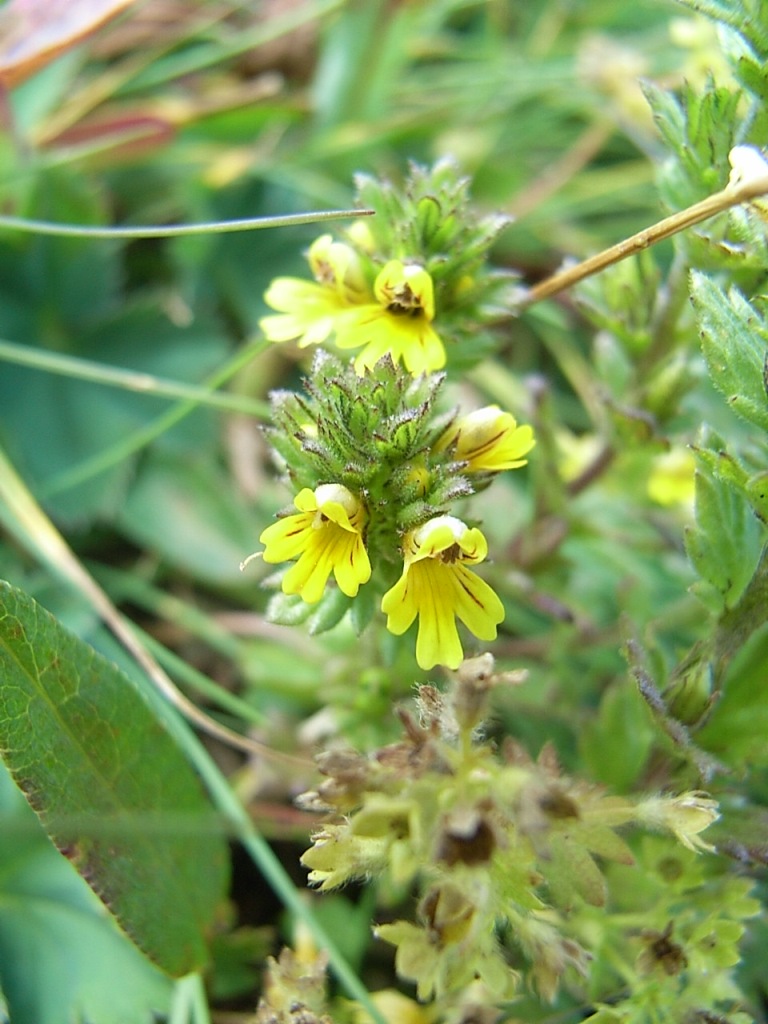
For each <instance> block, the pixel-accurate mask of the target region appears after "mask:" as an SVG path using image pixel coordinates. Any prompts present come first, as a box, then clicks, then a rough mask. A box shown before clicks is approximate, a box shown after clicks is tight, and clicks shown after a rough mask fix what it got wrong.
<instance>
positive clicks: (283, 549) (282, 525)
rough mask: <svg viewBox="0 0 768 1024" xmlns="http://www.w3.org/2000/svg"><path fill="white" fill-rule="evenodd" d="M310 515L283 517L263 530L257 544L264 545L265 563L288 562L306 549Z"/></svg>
mask: <svg viewBox="0 0 768 1024" xmlns="http://www.w3.org/2000/svg"><path fill="white" fill-rule="evenodd" d="M313 518H314V516H313V514H311V513H303V514H300V515H295V516H284V517H283V518H282V519H278V521H277V522H276V523H272V525H271V526H268V527H267V528H266V530H263V531H262V533H261V536H260V537H259V543H260V544H263V545H264V552H263V555H262V557H263V559H264V561H265V562H272V563H274V562H289V561H290V560H291V559H292V558H297V557H298V556H299V555H300V554H301V552H302V551H303V550H304V548H305V547H306V542H307V534H308V533H309V531H311V529H312V520H313Z"/></svg>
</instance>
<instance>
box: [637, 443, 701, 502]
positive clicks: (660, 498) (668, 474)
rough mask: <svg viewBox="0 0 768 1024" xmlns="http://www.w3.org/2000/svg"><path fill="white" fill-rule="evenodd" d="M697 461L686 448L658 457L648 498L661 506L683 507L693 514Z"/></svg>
mask: <svg viewBox="0 0 768 1024" xmlns="http://www.w3.org/2000/svg"><path fill="white" fill-rule="evenodd" d="M695 470H696V460H695V459H694V457H693V455H692V454H691V452H689V451H687V450H686V449H684V448H673V449H672V450H671V451H668V452H664V453H663V454H662V455H657V456H656V458H655V459H654V460H653V464H652V469H651V474H650V476H649V477H648V496H649V497H650V498H651V499H652V500H653V501H656V502H658V503H659V505H667V506H672V505H683V506H686V507H687V509H688V510H690V511H691V512H693V500H694V496H695V492H696V482H695V475H694V474H695Z"/></svg>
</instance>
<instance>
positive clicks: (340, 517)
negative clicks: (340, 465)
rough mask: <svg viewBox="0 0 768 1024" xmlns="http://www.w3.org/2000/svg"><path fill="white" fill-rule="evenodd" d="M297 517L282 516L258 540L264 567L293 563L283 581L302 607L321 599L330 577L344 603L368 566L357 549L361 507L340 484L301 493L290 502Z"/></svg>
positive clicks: (364, 580) (364, 578)
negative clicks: (341, 593)
mask: <svg viewBox="0 0 768 1024" xmlns="http://www.w3.org/2000/svg"><path fill="white" fill-rule="evenodd" d="M293 503H294V505H295V506H296V508H297V509H299V513H298V515H291V516H285V517H284V518H283V519H279V520H278V521H277V522H276V523H273V524H272V526H268V527H267V529H266V530H264V532H263V533H262V535H261V536H260V537H259V540H260V541H261V543H262V544H264V545H265V548H264V552H263V558H264V561H265V562H287V561H290V560H291V559H293V558H298V562H297V563H296V565H294V566H293V567H292V568H291V569H289V570H288V572H287V573H286V574H285V577H284V578H283V583H282V588H283V592H284V593H286V594H299V595H300V596H301V598H302V599H303V600H304V601H306V602H307V604H314V603H315V602H316V601H319V600H320V598H321V597H322V596H323V590H324V589H325V584H326V583H327V582H328V577H329V576H330V575H331V573H333V575H334V576H335V577H336V582H337V583H338V585H339V587H340V589H341V590H342V591H343V592H344V593H345V594H346V595H347V597H354V596H355V595H356V594H357V591H358V589H359V587H360V584H361V583H367V582H368V580H369V579H370V577H371V563H370V562H369V560H368V553H367V551H366V550H365V545H364V544H363V529H364V527H365V523H366V519H367V516H366V512H365V508H364V507H363V505H362V503H361V502H360V501H359V500H358V499H357V498H356V497H355V495H354V494H352V492H351V491H348V490H347V488H346V487H344V486H342V485H341V484H321V485H320V486H319V487H316V488H315V490H314V491H311V490H310V489H309V488H308V487H305V488H304V490H303V491H300V492H299V493H298V494H297V495H296V497H295V499H294V502H293Z"/></svg>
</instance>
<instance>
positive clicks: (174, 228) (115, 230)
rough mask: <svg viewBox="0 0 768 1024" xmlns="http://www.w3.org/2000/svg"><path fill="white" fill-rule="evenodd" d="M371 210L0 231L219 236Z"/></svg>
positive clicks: (7, 224)
mask: <svg viewBox="0 0 768 1024" xmlns="http://www.w3.org/2000/svg"><path fill="white" fill-rule="evenodd" d="M372 215H373V210H315V211H313V212H310V213H286V214H283V215H281V216H278V217H245V218H243V219H242V220H213V221H204V222H202V223H199V224H165V225H162V224H152V225H139V224H137V225H135V226H131V225H125V226H120V227H104V226H97V227H93V226H85V225H83V224H56V223H54V222H53V221H49V220H26V219H25V218H24V217H6V216H2V215H0V228H9V229H11V230H12V231H26V232H27V233H30V234H34V235H64V236H66V237H69V238H176V237H178V236H179V235H210V234H214V235H220V234H226V233H228V232H232V231H256V230H260V229H262V228H288V227H295V226H297V225H300V224H316V223H318V222H324V221H327V220H340V219H341V218H344V217H370V216H372Z"/></svg>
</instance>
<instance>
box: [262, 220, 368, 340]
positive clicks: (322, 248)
mask: <svg viewBox="0 0 768 1024" xmlns="http://www.w3.org/2000/svg"><path fill="white" fill-rule="evenodd" d="M308 259H309V265H310V268H311V270H312V273H313V275H314V278H315V280H314V281H304V280H302V279H301V278H298V277H276V278H275V279H274V281H272V283H271V284H270V286H269V288H268V289H267V291H266V294H265V295H264V301H265V302H266V303H267V305H268V306H271V307H272V309H276V310H278V315H277V316H265V317H262V319H261V320H260V321H259V327H260V328H261V330H262V331H263V333H264V336H265V337H266V338H267V340H268V341H276V342H280V341H293V340H297V341H298V343H299V347H300V348H305V347H306V346H307V345H318V344H320V343H321V342H323V341H325V340H326V339H327V338H328V337H329V336H330V334H331V333H332V332H333V329H334V326H335V323H336V320H337V318H338V317H339V316H340V314H341V313H343V312H345V311H346V310H348V309H349V308H350V306H352V305H354V304H355V303H363V302H366V301H368V300H369V299H370V292H369V291H368V288H367V286H366V284H365V281H364V279H363V276H362V273H361V271H360V266H359V262H358V258H357V254H356V253H355V251H354V249H352V248H351V247H350V246H348V245H345V244H344V243H343V242H334V241H333V238H332V237H331V235H321V236H320V238H318V239H316V241H314V242H313V243H312V245H311V246H310V248H309V253H308Z"/></svg>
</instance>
